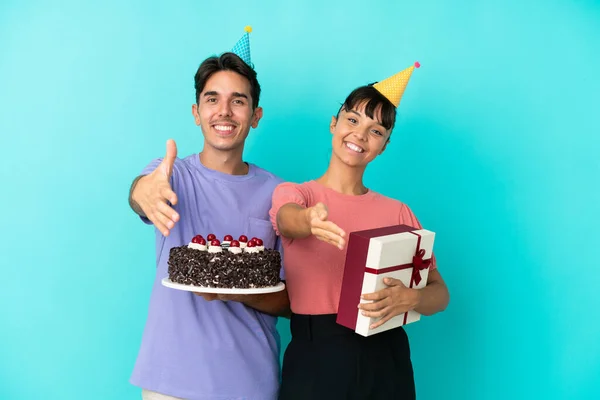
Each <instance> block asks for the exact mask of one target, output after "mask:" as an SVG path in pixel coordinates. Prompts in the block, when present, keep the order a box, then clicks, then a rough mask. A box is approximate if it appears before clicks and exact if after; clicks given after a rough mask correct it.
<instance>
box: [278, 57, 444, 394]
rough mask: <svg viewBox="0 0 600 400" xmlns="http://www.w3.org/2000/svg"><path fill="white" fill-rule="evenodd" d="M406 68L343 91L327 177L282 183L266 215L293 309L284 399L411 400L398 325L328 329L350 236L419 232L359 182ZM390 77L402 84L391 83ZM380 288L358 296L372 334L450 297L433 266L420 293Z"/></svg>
mask: <svg viewBox="0 0 600 400" xmlns="http://www.w3.org/2000/svg"><path fill="white" fill-rule="evenodd" d="M412 68H413V67H410V68H409V69H406V70H404V71H402V72H401V73H399V74H397V75H395V76H394V77H391V78H388V79H387V80H385V81H382V82H380V83H378V84H377V85H375V86H370V85H369V86H362V87H359V88H357V89H355V90H354V91H353V92H352V93H350V95H349V96H348V98H347V99H346V100H345V102H344V104H343V105H342V106H341V108H340V110H339V111H338V115H337V116H336V117H332V120H331V125H330V131H331V134H332V148H333V149H332V155H331V160H330V162H329V166H328V168H327V170H326V171H325V173H324V174H323V175H322V176H321V177H320V178H318V179H316V180H312V181H309V182H306V183H303V184H293V183H284V184H281V185H280V186H278V187H277V189H276V190H275V192H274V194H273V206H272V209H271V212H270V215H271V220H272V222H273V226H274V227H275V228H276V230H277V233H278V234H279V235H280V236H281V237H282V242H283V248H284V257H285V259H284V266H285V276H286V282H287V287H288V292H289V296H290V303H291V309H292V317H291V332H292V340H291V343H290V345H289V346H288V348H287V350H286V352H285V356H284V361H283V375H282V386H281V389H280V395H279V398H280V399H282V400H290V399H302V400H307V399H310V400H319V399H326V400H336V399H344V400H345V399H375V400H377V399H382V400H383V399H385V400H390V399H414V398H415V387H414V379H413V370H412V363H411V360H410V349H409V344H408V338H407V336H406V333H405V332H404V329H403V328H402V327H399V328H396V329H390V330H387V331H384V332H382V333H379V334H376V335H373V336H369V337H363V336H360V335H358V334H356V333H354V332H353V331H352V330H350V329H348V328H345V327H343V326H341V325H338V324H337V323H336V322H335V321H336V313H337V310H338V301H339V296H340V290H341V284H342V278H343V268H344V261H345V244H346V237H347V232H352V231H359V230H364V229H371V228H379V227H384V226H389V225H396V224H406V225H410V226H413V227H416V228H420V227H421V226H420V224H419V222H418V220H417V218H416V217H415V216H414V214H413V213H412V212H411V210H410V209H409V208H408V207H407V206H406V205H405V204H403V203H401V202H399V201H397V200H394V199H391V198H388V197H385V196H382V195H381V194H378V193H375V192H373V191H371V190H369V189H368V188H367V187H366V186H365V185H364V183H363V176H364V173H365V169H366V167H367V165H368V164H369V163H370V162H371V161H373V160H374V159H375V158H376V157H378V156H379V155H381V154H382V153H383V152H384V150H385V148H386V147H387V145H388V143H389V140H390V135H391V133H392V129H393V127H394V122H395V118H396V107H397V105H398V104H399V101H400V97H401V95H402V93H403V90H404V86H403V85H406V82H407V81H408V77H410V73H411V72H412ZM393 79H395V80H396V83H397V82H398V81H399V82H400V86H398V85H389V83H390V82H389V81H390V80H393ZM392 83H393V82H392ZM398 88H400V92H399V93H398ZM390 178H391V179H393V177H392V176H390ZM385 283H386V285H388V287H387V288H386V289H383V290H381V291H379V292H376V293H372V294H368V295H364V297H363V298H364V299H365V300H372V302H371V303H363V304H361V305H360V307H359V308H360V309H361V312H362V313H364V315H366V316H369V317H374V318H379V319H378V320H377V322H376V323H374V324H373V326H372V328H375V327H377V326H379V325H381V324H384V323H385V322H386V321H388V320H389V319H390V318H392V317H394V316H396V315H399V314H402V313H404V312H406V311H408V310H413V309H414V310H415V311H417V312H419V313H421V314H423V315H431V314H434V313H436V312H439V311H442V310H444V309H445V307H446V305H447V304H448V300H449V295H448V290H447V288H446V285H445V283H444V281H443V279H442V277H441V275H440V273H439V271H437V269H436V265H435V260H434V261H433V263H432V266H431V270H430V272H429V278H428V284H427V286H426V287H425V288H423V289H411V288H407V287H405V286H404V285H403V284H402V282H401V281H398V280H395V279H387V281H385Z"/></svg>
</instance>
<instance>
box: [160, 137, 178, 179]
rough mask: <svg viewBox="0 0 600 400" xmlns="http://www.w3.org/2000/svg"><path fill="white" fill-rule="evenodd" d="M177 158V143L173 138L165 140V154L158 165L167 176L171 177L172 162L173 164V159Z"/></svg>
mask: <svg viewBox="0 0 600 400" xmlns="http://www.w3.org/2000/svg"><path fill="white" fill-rule="evenodd" d="M176 158H177V145H176V144H175V141H174V140H173V139H169V140H167V153H166V154H165V158H163V161H162V163H161V165H160V168H161V170H162V173H163V175H164V176H165V177H166V178H167V179H170V178H171V174H173V164H175V159H176Z"/></svg>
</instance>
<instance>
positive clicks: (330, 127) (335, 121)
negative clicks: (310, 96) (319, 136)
mask: <svg viewBox="0 0 600 400" xmlns="http://www.w3.org/2000/svg"><path fill="white" fill-rule="evenodd" d="M336 125H337V118H336V117H331V123H330V124H329V132H331V134H332V135H333V131H335V126H336Z"/></svg>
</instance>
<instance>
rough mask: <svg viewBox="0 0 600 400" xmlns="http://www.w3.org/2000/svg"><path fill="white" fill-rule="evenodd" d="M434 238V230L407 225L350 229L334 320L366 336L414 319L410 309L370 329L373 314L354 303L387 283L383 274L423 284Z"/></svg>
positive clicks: (416, 316) (409, 284)
mask: <svg viewBox="0 0 600 400" xmlns="http://www.w3.org/2000/svg"><path fill="white" fill-rule="evenodd" d="M434 238H435V233H434V232H431V231H428V230H426V229H415V228H413V227H410V226H407V225H394V226H388V227H384V228H377V229H369V230H365V231H359V232H352V233H350V236H349V240H348V251H347V253H346V263H345V267H344V278H343V282H342V290H341V293H340V303H339V308H338V315H337V323H338V324H340V325H343V326H346V327H348V328H350V329H353V330H354V331H355V332H356V333H358V334H360V335H362V336H370V335H374V334H377V333H380V332H384V331H387V330H389V329H393V328H397V327H399V326H402V325H406V324H409V323H411V322H416V321H418V320H419V319H420V318H421V314H419V313H418V312H416V311H412V310H411V311H408V312H407V313H404V314H400V315H397V316H395V317H393V318H391V319H390V320H389V321H387V322H385V323H384V324H383V325H381V326H380V327H378V328H375V329H370V328H369V327H370V326H371V324H373V323H374V322H376V321H377V318H370V317H365V316H363V315H362V314H361V313H360V311H361V310H359V309H358V304H359V303H364V302H368V301H366V300H362V299H361V298H360V297H361V295H362V294H366V293H373V292H377V291H379V290H381V289H385V288H386V287H388V286H387V285H386V284H384V283H383V279H384V278H388V277H389V278H395V279H399V280H401V281H402V283H404V285H406V287H409V288H417V289H418V288H423V287H425V285H426V284H427V278H428V276H429V266H430V263H431V257H432V254H433V242H434Z"/></svg>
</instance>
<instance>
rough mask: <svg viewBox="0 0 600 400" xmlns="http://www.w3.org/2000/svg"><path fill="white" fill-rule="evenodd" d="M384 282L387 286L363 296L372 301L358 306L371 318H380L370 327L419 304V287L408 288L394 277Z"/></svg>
mask: <svg viewBox="0 0 600 400" xmlns="http://www.w3.org/2000/svg"><path fill="white" fill-rule="evenodd" d="M383 283H385V284H386V285H388V287H387V288H385V289H381V290H380V291H378V292H375V293H368V294H364V295H362V296H361V298H362V299H363V300H372V301H373V302H372V303H361V304H359V305H358V308H359V309H361V310H362V315H364V316H366V317H370V318H379V320H378V321H377V322H375V323H373V324H371V326H370V329H375V328H377V327H379V326H381V325H383V324H385V323H386V322H387V321H389V320H390V319H392V318H393V317H395V316H396V315H400V314H404V313H405V312H407V311H410V310H413V309H414V308H415V307H417V306H418V304H419V301H420V297H421V293H420V291H419V289H410V288H407V287H406V286H405V285H404V284H403V283H402V281H400V280H398V279H394V278H384V280H383Z"/></svg>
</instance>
